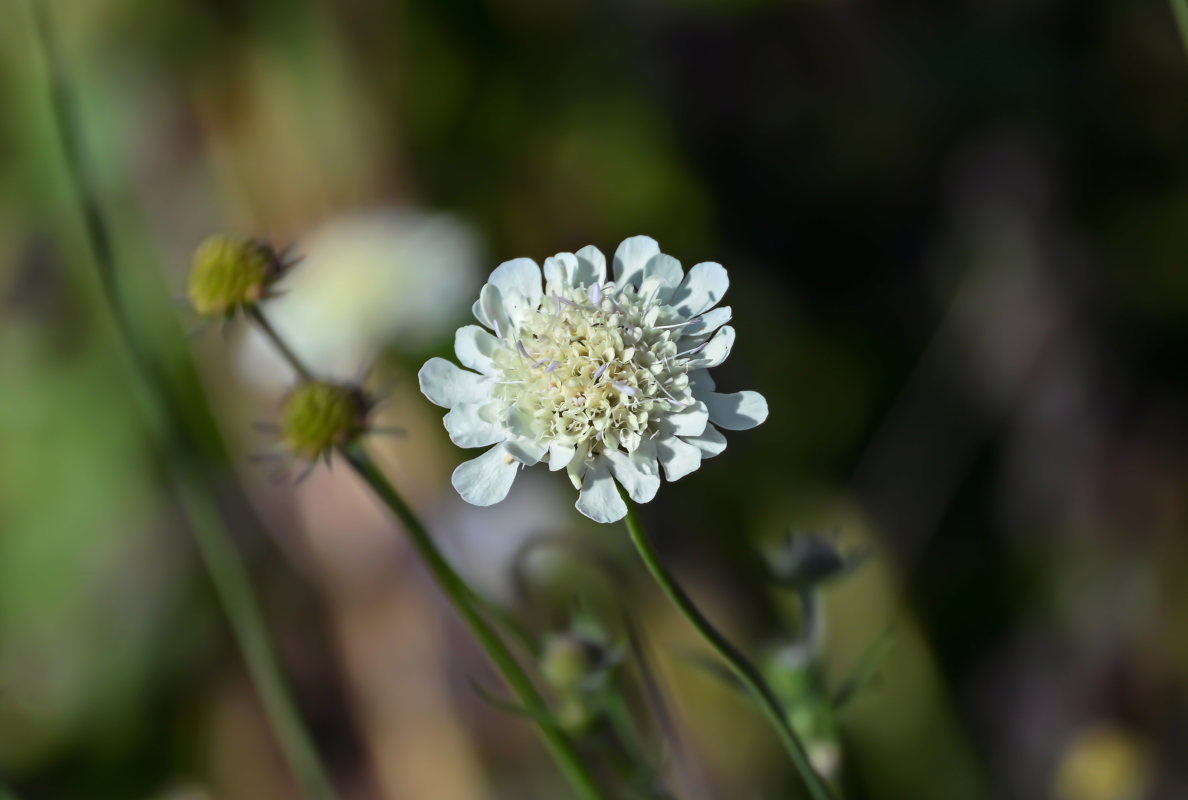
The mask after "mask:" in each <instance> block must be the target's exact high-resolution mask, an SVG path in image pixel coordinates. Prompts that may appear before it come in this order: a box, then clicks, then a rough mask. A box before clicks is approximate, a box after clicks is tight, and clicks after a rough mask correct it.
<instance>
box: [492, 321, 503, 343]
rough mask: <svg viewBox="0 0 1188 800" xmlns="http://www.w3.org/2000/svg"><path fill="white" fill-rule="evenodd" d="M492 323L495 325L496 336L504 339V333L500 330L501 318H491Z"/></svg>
mask: <svg viewBox="0 0 1188 800" xmlns="http://www.w3.org/2000/svg"><path fill="white" fill-rule="evenodd" d="M491 324H492V325H494V326H495V336H496V337H497V338H500V339H502V338H503V334H502V333H500V332H499V320H497V319H493V320H491Z"/></svg>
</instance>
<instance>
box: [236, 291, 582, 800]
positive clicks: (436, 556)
mask: <svg viewBox="0 0 1188 800" xmlns="http://www.w3.org/2000/svg"><path fill="white" fill-rule="evenodd" d="M248 316H249V317H250V318H251V319H252V321H253V322H255V323H256V324H257V325H258V326H259V327H260V330H261V331H262V332H263V333H264V335H265V336H267V337H268V338H269V340H271V342H272V343H273V345H275V346H276V348H277V350H278V351H279V352H280V354H281V355H282V356H283V357H284V359H285V361H287V362H288V363H289V365H290V366H291V367H292V368H293V370H294V371H295V372H297V374H298V375H300V376H301V378H302V379H303V380H306V381H309V380H313V378H312V373H311V372H310V371H309V369H308V368H306V366H305V365H304V364H303V363H302V362H301V360H300V359H299V358H298V357H297V354H296V353H294V352H293V351H292V350H291V349H290V348H289V347H288V346H287V345H286V344H285V342H284V341H283V340H282V339H281V337H280V335H279V334H278V333H277V332H276V329H275V328H273V327H272V325H270V324H269V323H268V320H267V319H266V318H265V317H264V314H263V313H262V312H261V311H260V309H259V308H251V309H249V311H248ZM339 453H340V454H341V455H342V456H343V458H345V459H346V460H347V461H348V462H349V463H350V465H351V466H352V467H353V468H354V470H355V472H356V473H358V475H359V477H361V478H362V479H363V480H364V481H365V482H366V483H367V485H368V486H370V487H371V490H372V491H373V492H375V494H376V495H377V496H378V497H379V498H380V500H382V501H383V503H384V505H386V506H387V507H388V509H389V510H390V511H391V512H392V513H393V514H394V515H395V516H396V518H397V519H399V520H400V521H401V522H402V523H404V530H405V532H406V533H407V534H408V539H409V541H410V542H411V543H412V545H413V548H414V549H415V550H416V551H417V555H419V556H420V557H421V560H422V561H423V562H424V563H425V566H426V567H427V568H428V569H429V574H430V575H432V576H433V579H434V581H436V583H437V585H438V587H439V588H440V589H441V590H442V592H444V593H445V595H446V597H447V598H448V599H449V601H450V603H451V605H453V606H454V610H455V611H457V612H458V614H459V616H461V617H462V619H463V621H465V623H466V625H467V627H469V628H470V630H471V632H472V633H473V634H474V636H475V638H476V639H478V640H479V644H481V645H482V647H483V649H484V650H485V651H486V652H487V655H488V657H489V658H490V659H491V661H492V662H493V663H494V664H495V667H496V668H497V669H498V670H499V672H500V674H502V675H503V679H504V680H505V681H507V684H508V685H509V686H510V687H511V688H512V690H513V691H514V692H515V693H516V695H517V696H518V697H519V698H520V702H521V703H523V704H524V708H525V710H526V711H528V712H529V715H530V716H531V717H532V718H533V719H534V720H536V723H537V730H538V731H539V732H540V735H541V738H542V739H543V740H544V744H545V747H546V748H547V749H548V751H549V753H550V755H552V757H553V760H555V761H556V762H557V765H558V767H560V769H561V771H562V773H564V775H565V777H566V779H567V780H568V781H569V783H570V785H571V786H572V787H573V790H574V791H575V792H576V794H577V796H578V797H579V798H582V800H605V796H604V795H603V794H602V791H601V790H600V789H599V788H598V785H597V784H596V783H595V782H594V778H593V776H591V775H590V772H589V770H588V769H587V768H586V765H585V764H584V763H583V762H582V760H581V757H580V756H579V755H578V752H577V749H576V748H575V747H574V744H573V742H572V741H571V740H570V739H569V737H568V736H567V735H566V734H565V731H563V730H562V729H561V728H560V727H559V726H558V725H557V723H556V722H554V721H553V719H552V717H551V716H550V714H549V709H548V706H547V705H546V704H545V701H544V698H543V697H542V696H541V694H540V692H539V691H538V690H537V688H536V685H535V684H533V683H532V679H531V678H529V677H528V673H527V672H525V671H524V668H523V667H522V666H521V665H520V662H519V661H517V660H516V657H515V656H514V655H513V654H512V652H511V650H509V649H508V646H507V644H506V643H504V641H503V639H502V638H501V637H500V636H499V634H498V633H496V631H495V629H494V628H493V627H492V626H491V624H490V623H489V622H487V620H486V618H485V617H483V615H482V613H480V611H479V609H480V608H482V607H484V601H483V600H482V599H481V598H480V597H479V596H478V595H477V594H476V593H475V592H474V591H473V590H471V588H470V586H469V585H468V584H467V583H466V581H464V580H463V579H462V577H461V576H460V575H459V574H458V573H457V572H455V571H454V568H453V567H452V566H450V563H449V562H448V561H446V559H445V556H443V555H442V554H441V551H440V550H438V548H437V544H436V542H434V541H433V537H432V536H430V534H429V531H428V529H427V528H426V527H425V525H424V523H422V522H421V520H420V518H419V517H418V516H417V515H416V512H414V511H413V510H412V508H411V507H410V506H409V505H408V503H406V502H405V500H404V498H403V497H402V496H401V494H400V493H399V492H398V491H396V487H395V486H393V485H392V483H391V482H390V481H389V480H388V478H387V476H385V475H384V473H383V471H382V470H381V469H380V468H379V466H377V465H376V463H375V461H373V460H372V459H371V457H370V456H369V455H368V454H367V452H366V451H365V450H364V449H363V447H362V445H360V444H359V443H358V442H357V441H356V442H352V443H351V444H349V445H346V446H345V447H341V448H339Z"/></svg>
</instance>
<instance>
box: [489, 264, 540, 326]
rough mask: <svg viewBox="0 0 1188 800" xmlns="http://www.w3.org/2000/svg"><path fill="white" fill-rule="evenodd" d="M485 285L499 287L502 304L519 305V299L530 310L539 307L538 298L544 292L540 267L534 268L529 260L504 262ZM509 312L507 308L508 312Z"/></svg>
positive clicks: (509, 309) (534, 265)
mask: <svg viewBox="0 0 1188 800" xmlns="http://www.w3.org/2000/svg"><path fill="white" fill-rule="evenodd" d="M487 283H490V284H491V285H493V286H498V287H499V291H501V292H503V300H504V302H505V303H507V304H508V305H509V306H511V305H519V304H520V303H519V300H520V298H523V300H524V302H525V303H527V305H528V306H529V307H530V308H537V307H539V306H540V298H541V297H542V296H543V295H544V290H543V289H542V288H541V286H540V267H538V266H536V262H535V261H533V260H532V259H531V258H513V259H512V260H511V261H504V262H503V263H502V264H500V265H499V266H498V267H496V268H495V271H494V272H492V273H491V277H490V278H487ZM511 310H512V309H511V308H508V311H509V312H510V311H511ZM513 316H514V315H513Z"/></svg>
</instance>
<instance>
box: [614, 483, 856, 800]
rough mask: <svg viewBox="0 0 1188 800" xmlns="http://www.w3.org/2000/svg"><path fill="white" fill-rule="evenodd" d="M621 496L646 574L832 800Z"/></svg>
mask: <svg viewBox="0 0 1188 800" xmlns="http://www.w3.org/2000/svg"><path fill="white" fill-rule="evenodd" d="M620 491H622V490H620ZM622 494H623V502H625V503H626V504H627V515H626V517H624V523H625V524H626V526H627V533H628V534H629V536H630V537H631V543H632V544H634V545H635V549H636V550H637V551H639V555H640V557H641V558H642V559H643V562H644V565H645V566H646V567H647V569H648V572H650V573H651V575H652V577H653V578H654V579H655V580H656V583H657V584H659V586H660V589H661V590H662V591H663V592H664V594H665V595H666V596H667V597H668V599H669V600H671V601H672V603H673V605H675V606H676V607H677V610H679V611H680V612H681V614H682V615H683V616H684V617H685V619H687V620H688V621H689V624H691V625H692V626H693V627H694V629H696V630H697V632H698V633H699V634H700V635H701V637H702V638H703V639H704V640H705V641H706V643H707V644H709V645H710V647H712V648H713V650H714V652H715V653H717V654H718V656H720V657H721V659H722V660H723V661H725V662H726V665H727V666H728V667H729V668H730V671H731V672H732V673H733V674H734V676H735V677H736V678H737V679H738V681H739V682H740V683H741V684H742V685H743V687H744V688H745V689H746V691H747V693H748V694H750V695H751V697H752V699H753V700H754V701H755V703H756V704H757V705H758V706H759V708H760V710H761V711H762V712H763V715H764V716H765V717H766V718H767V720H768V721H769V722H770V723H771V724H772V727H774V728H775V730H776V733H777V734H778V735H779V738H780V742H781V744H783V745H784V749H785V750H787V751H788V755H789V757H790V758H791V759H792V763H793V765H795V767H796V769H797V771H798V772H799V773H800V777H801V779H802V780H803V781H804V785H805V787H806V788H807V789H808V792H809V796H810V797H812V798H813V800H833V793H832V792H831V791H830V789H829V786H828V785H827V784H826V783H825V781H824V780H823V779H822V778H821V776H820V775H818V774H817V772H816V770H814V769H813V766H812V764H811V763H810V762H809V758H808V753H807V751H806V750H805V748H804V744H803V743H802V742H801V741H800V738H799V737H798V736H797V735H796V732H795V731H794V730H793V729H792V726H791V724H790V723H789V721H788V718H787V715H786V713H785V711H784V708H783V706H782V704H781V703H780V701H779V698H777V697H776V695H775V693H774V692H773V691H772V690H771V687H770V686H768V684H767V681H765V680H764V678H763V676H762V674H760V672H759V670H758V669H756V667H755V666H754V665H753V664H752V663H751V662H750V661H749V660H748V659H747V657H746V656H744V655H743V654H742V653H741V652H740V651H739V650H738V648H736V647H735V646H734V645H733V644H731V642H730V640H729V639H727V638H726V636H725V635H724V634H722V632H721V631H719V630H718V629H717V628H716V627H714V624H713V623H712V622H710V621H709V619H707V618H706V616H705V615H704V614H703V613H701V610H700V609H699V608H698V607H697V605H696V603H694V602H693V599H692V598H691V597H689V595H688V594H687V593H686V592H685V590H684V589H683V588H682V587H681V585H680V584H679V583H678V582H677V580H676V578H675V577H674V576H673V575H672V573H670V572H669V571H668V568H667V567H665V566H664V563H663V562H662V561H661V560H660V556H659V554H658V553H657V552H656V550H655V548H654V547H653V546H652V542H651V540H650V539H648V536H647V534H646V533H645V532H644V529H643V526H642V525H641V524H640V522H639V516H638V515H637V514H636V509H635V505H634V504H633V503H632V501H631V498H630V497H628V496H627V494H626V492H622Z"/></svg>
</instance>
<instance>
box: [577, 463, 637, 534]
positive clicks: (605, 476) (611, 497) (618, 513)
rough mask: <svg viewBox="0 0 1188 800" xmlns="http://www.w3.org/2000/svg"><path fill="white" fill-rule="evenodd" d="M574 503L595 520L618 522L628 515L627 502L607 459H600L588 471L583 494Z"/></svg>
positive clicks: (584, 480) (583, 485)
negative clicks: (622, 495) (616, 484)
mask: <svg viewBox="0 0 1188 800" xmlns="http://www.w3.org/2000/svg"><path fill="white" fill-rule="evenodd" d="M574 505H575V506H576V507H577V510H578V511H580V512H582V513H583V514H585V515H586V516H587V517H589V518H590V519H592V520H594V521H595V522H617V521H619V520H621V519H622V518H623V517H625V516H627V504H626V503H624V502H623V498H622V497H621V496H619V487H618V486H615V479H614V478H612V477H611V473H610V466H609V465H608V464H607V463H606V461H605V460H603V459H601V458H600V459H598V460H597V461H596V462H595V463H594V464H593V465H592V466H591V467H590V469H588V470H587V471H586V476H585V478H584V479H583V480H582V491H581V494H579V495H578V499H577V503H575V504H574Z"/></svg>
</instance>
